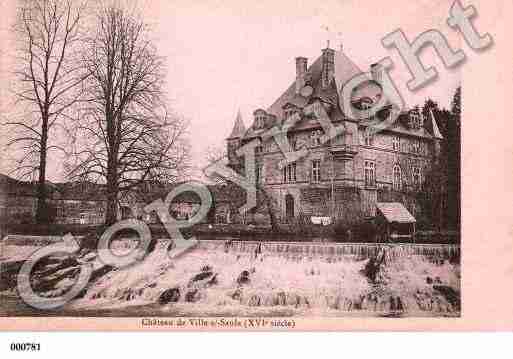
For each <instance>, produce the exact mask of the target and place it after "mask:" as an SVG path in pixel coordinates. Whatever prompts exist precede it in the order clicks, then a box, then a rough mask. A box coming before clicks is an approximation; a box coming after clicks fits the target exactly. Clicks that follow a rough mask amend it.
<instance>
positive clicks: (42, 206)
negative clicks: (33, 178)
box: [36, 116, 50, 224]
mask: <svg viewBox="0 0 513 359" xmlns="http://www.w3.org/2000/svg"><path fill="white" fill-rule="evenodd" d="M47 143H48V118H47V116H43V125H42V128H41V142H40V143H39V145H40V146H41V149H40V152H39V179H38V185H37V207H36V223H38V224H45V223H49V221H50V218H49V213H48V206H47V192H46V148H47Z"/></svg>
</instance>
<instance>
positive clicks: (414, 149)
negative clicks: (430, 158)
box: [412, 140, 420, 154]
mask: <svg viewBox="0 0 513 359" xmlns="http://www.w3.org/2000/svg"><path fill="white" fill-rule="evenodd" d="M412 152H413V153H417V154H418V153H420V142H419V140H414V141H413V143H412Z"/></svg>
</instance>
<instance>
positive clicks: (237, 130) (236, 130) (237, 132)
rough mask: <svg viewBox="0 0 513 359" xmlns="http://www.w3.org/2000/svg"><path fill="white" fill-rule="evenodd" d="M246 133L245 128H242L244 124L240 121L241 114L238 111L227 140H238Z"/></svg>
mask: <svg viewBox="0 0 513 359" xmlns="http://www.w3.org/2000/svg"><path fill="white" fill-rule="evenodd" d="M245 133H246V127H245V126H244V122H243V121H242V114H241V113H240V110H239V111H238V112H237V118H235V123H234V124H233V130H232V133H230V136H228V139H230V138H240V137H242V136H244V134H245Z"/></svg>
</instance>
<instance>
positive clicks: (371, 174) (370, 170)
mask: <svg viewBox="0 0 513 359" xmlns="http://www.w3.org/2000/svg"><path fill="white" fill-rule="evenodd" d="M363 170H364V177H365V178H364V179H365V186H369V187H374V186H375V185H376V166H375V164H374V161H364V168H363Z"/></svg>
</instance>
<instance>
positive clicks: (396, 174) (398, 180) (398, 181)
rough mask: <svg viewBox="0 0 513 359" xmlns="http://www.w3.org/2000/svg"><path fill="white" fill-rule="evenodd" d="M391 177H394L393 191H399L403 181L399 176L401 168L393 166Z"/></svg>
mask: <svg viewBox="0 0 513 359" xmlns="http://www.w3.org/2000/svg"><path fill="white" fill-rule="evenodd" d="M393 175H394V178H393V183H394V190H396V191H400V190H401V186H402V180H403V179H402V175H401V167H399V165H395V166H394V174H393Z"/></svg>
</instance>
